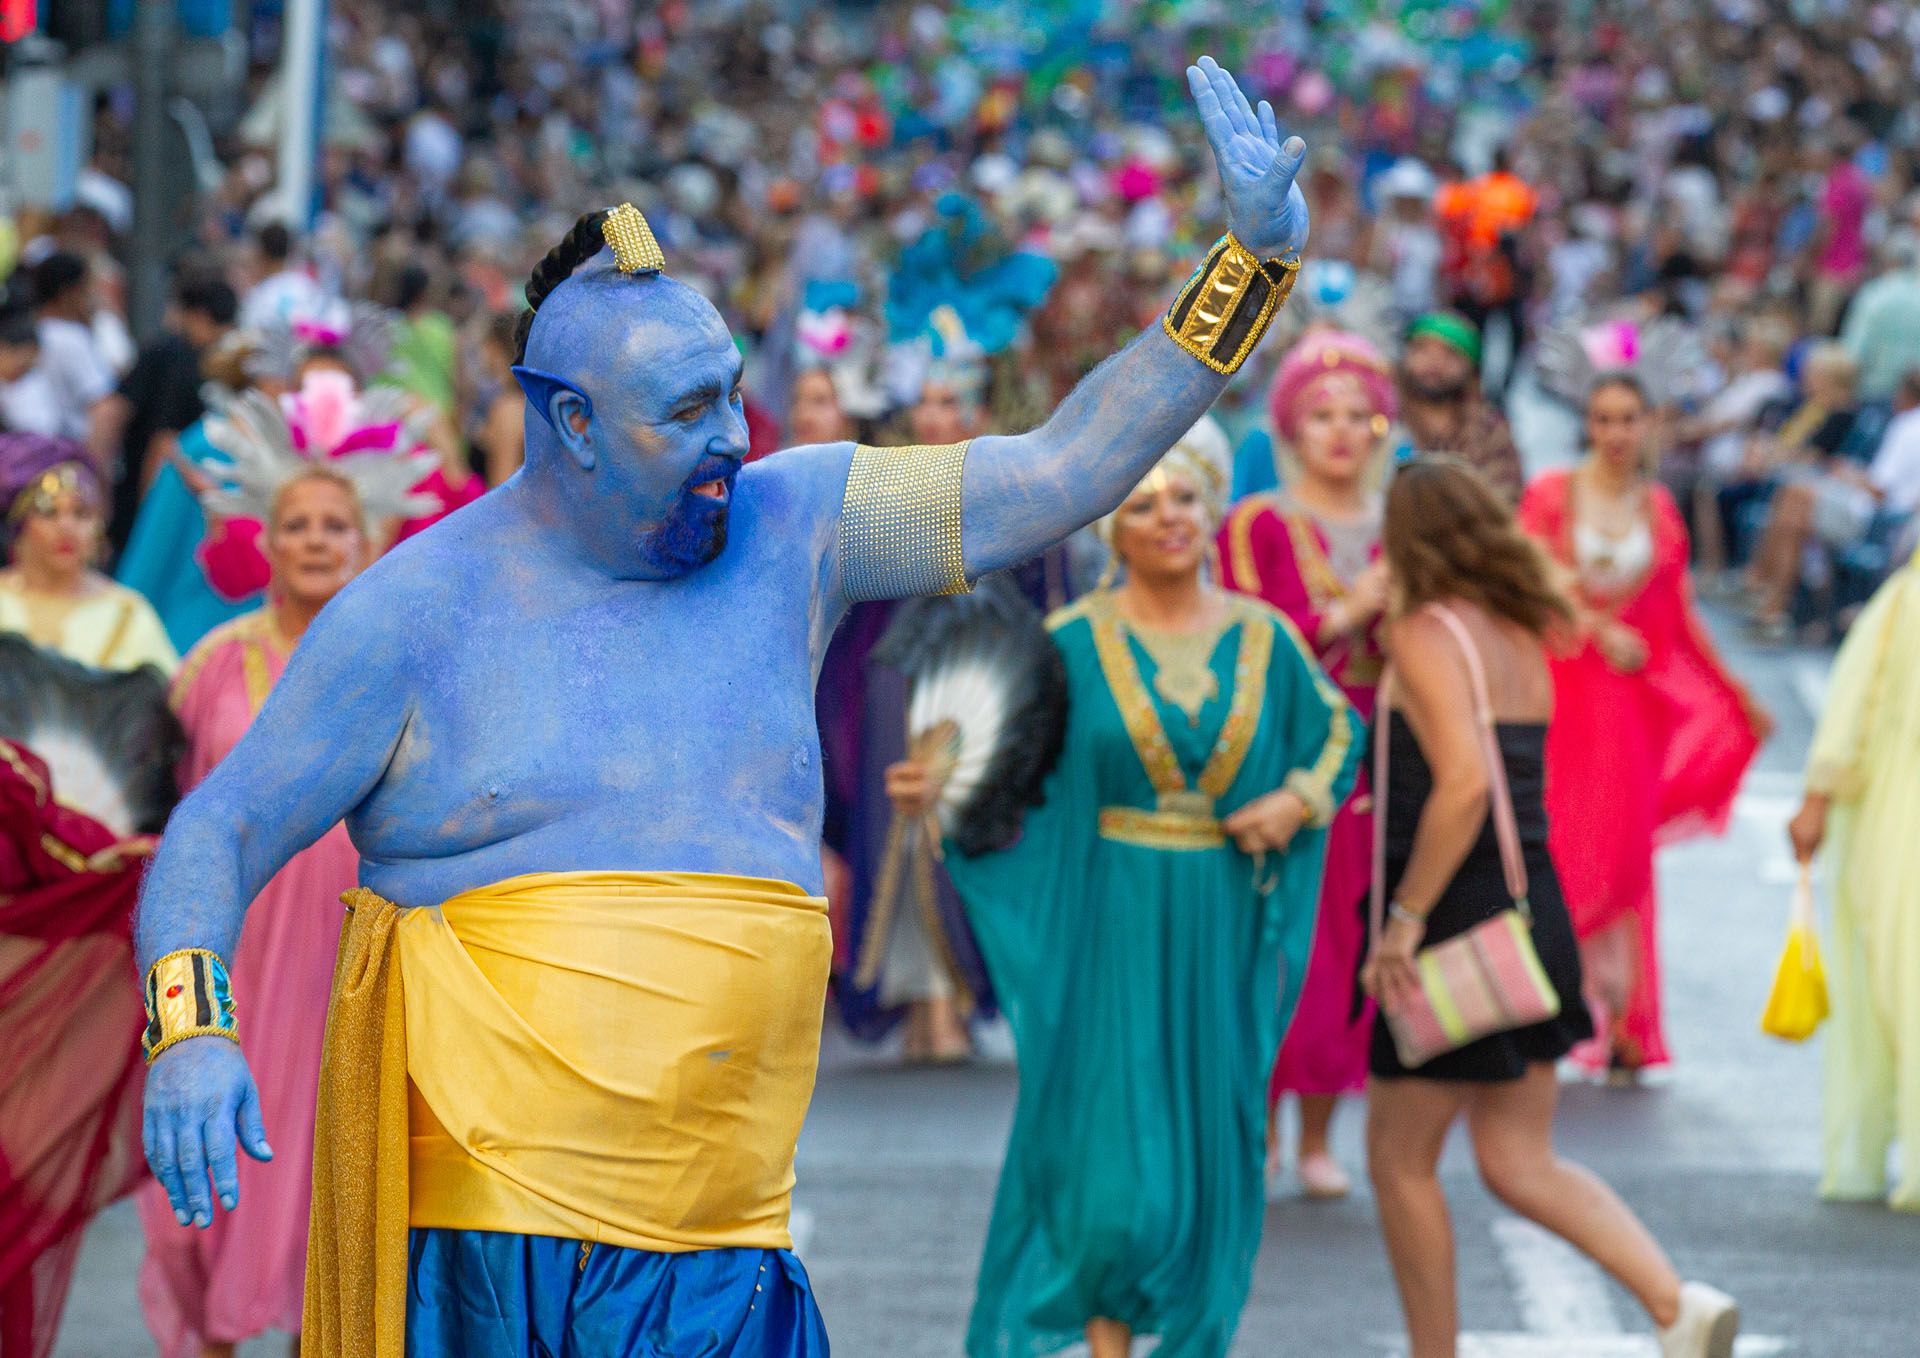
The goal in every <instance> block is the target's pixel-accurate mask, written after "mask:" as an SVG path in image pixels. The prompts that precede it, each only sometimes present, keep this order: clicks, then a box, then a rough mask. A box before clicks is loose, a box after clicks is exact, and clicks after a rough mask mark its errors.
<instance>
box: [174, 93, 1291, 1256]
mask: <svg viewBox="0 0 1920 1358" xmlns="http://www.w3.org/2000/svg"><path fill="white" fill-rule="evenodd" d="M1189 79H1190V83H1192V84H1193V86H1194V92H1195V99H1196V102H1197V103H1198V105H1199V107H1200V111H1201V116H1202V118H1203V120H1204V121H1205V122H1206V124H1207V130H1208V135H1209V138H1210V140H1211V141H1212V143H1213V145H1214V150H1215V156H1216V159H1217V160H1218V162H1219V164H1220V167H1221V171H1222V175H1223V178H1224V180H1225V185H1226V191H1227V199H1228V203H1229V208H1230V215H1231V218H1232V226H1233V229H1234V231H1235V232H1236V234H1237V235H1238V236H1239V237H1240V239H1241V240H1242V241H1243V242H1244V243H1246V244H1247V245H1248V247H1249V248H1250V249H1253V250H1255V251H1256V252H1257V253H1260V254H1262V255H1280V254H1284V253H1287V252H1288V251H1290V250H1295V249H1298V248H1300V247H1301V246H1302V245H1303V244H1304V243H1305V240H1306V230H1307V221H1306V207H1305V204H1304V202H1303V201H1302V200H1301V198H1300V195H1299V191H1298V189H1296V188H1294V187H1293V177H1294V174H1295V172H1296V171H1297V169H1298V167H1299V163H1300V160H1301V158H1302V157H1303V156H1304V154H1305V148H1304V146H1302V145H1301V144H1300V143H1299V142H1298V140H1297V139H1295V140H1293V141H1290V142H1288V143H1287V144H1286V145H1285V146H1284V147H1283V146H1282V145H1281V143H1280V140H1279V137H1278V134H1277V132H1276V131H1275V130H1274V128H1273V122H1272V115H1271V111H1270V110H1267V109H1266V108H1265V107H1264V106H1262V109H1261V112H1260V115H1259V117H1258V118H1256V117H1255V115H1254V114H1253V111H1252V110H1251V109H1248V108H1246V106H1245V101H1244V100H1239V105H1238V107H1237V108H1236V107H1233V106H1232V100H1237V99H1238V98H1239V96H1238V92H1237V90H1234V89H1233V88H1232V84H1231V81H1230V80H1227V77H1226V75H1225V73H1224V72H1222V71H1220V70H1219V69H1218V68H1217V67H1214V66H1212V64H1211V63H1210V62H1207V61H1205V60H1203V62H1202V65H1201V66H1200V67H1198V68H1193V69H1191V70H1190V71H1189ZM1222 81H1226V84H1225V85H1224V86H1223V85H1222V84H1221V82H1222ZM1229 95H1230V96H1231V98H1229ZM525 366H526V368H527V369H529V370H530V372H529V373H527V374H525V375H523V385H524V386H525V387H526V389H527V391H528V394H529V408H528V413H527V418H526V463H525V466H524V467H523V468H522V469H521V471H520V472H519V473H517V474H516V475H515V476H514V477H513V478H512V479H511V480H509V481H508V482H507V483H506V484H505V485H503V486H501V487H500V488H499V489H497V490H495V491H494V492H493V493H491V494H489V495H487V496H485V497H484V498H482V499H481V500H479V501H477V502H476V503H474V504H473V505H471V506H469V507H467V508H466V509H463V510H461V511H459V512H458V513H456V514H454V515H452V516H450V517H449V518H447V519H445V520H443V521H442V522H441V523H440V524H438V525H436V526H435V527H434V528H433V529H431V530H430V531H428V532H426V533H423V534H421V535H419V536H418V537H415V538H413V539H411V540H409V541H407V542H405V543H403V544H401V545H400V546H399V547H397V548H396V549H395V550H393V551H392V552H390V553H389V554H388V555H387V556H385V557H383V558H382V559H381V560H380V561H378V562H377V563H375V564H374V565H373V566H372V567H371V568H370V569H369V570H367V571H366V573H365V574H363V575H362V576H361V577H360V578H359V579H358V580H356V581H354V583H353V584H352V585H350V586H349V587H348V588H347V589H346V590H344V591H343V592H342V593H341V594H340V596H339V597H338V598H336V599H335V600H334V601H333V602H332V603H331V604H329V605H328V606H327V608H326V609H325V610H323V611H322V613H321V615H320V617H319V618H318V619H317V620H316V621H315V623H314V624H313V626H312V627H311V629H310V630H309V631H308V633H307V635H306V636H305V638H304V639H303V640H302V641H301V643H300V646H299V649H298V651H297V652H296V653H295V655H294V657H293V659H292V661H291V663H290V664H289V665H288V667H287V670H286V673H285V675H284V676H283V677H282V679H281V680H280V682H279V683H278V684H277V685H276V686H275V688H274V690H273V692H272V694H271V696H270V697H269V699H268V701H267V703H266V705H265V707H264V708H263V709H262V711H261V713H260V715H259V717H258V718H257V719H256V720H255V722H254V724H253V726H252V728H251V729H250V730H249V731H248V732H247V734H246V736H245V738H244V739H242V740H241V742H240V743H239V744H238V745H237V746H236V747H235V749H234V750H233V752H232V754H230V755H229V756H228V757H227V759H226V760H225V761H223V762H222V763H221V764H220V766H219V767H218V768H216V769H215V770H214V771H213V773H212V774H211V775H210V776H209V777H208V778H207V779H206V780H205V782H203V783H202V784H201V785H200V786H199V787H198V788H197V789H195V791H194V792H193V793H192V795H190V796H189V797H188V798H187V799H186V800H185V801H183V802H182V803H181V805H180V807H179V809H178V810H177V811H176V812H175V814H174V817H173V820H172V822H171V823H170V824H169V825H168V827H167V832H166V835H165V837H164V839H163V841H162V844H161V848H160V851H159V853H158V855H157V856H156V858H155V860H154V864H153V867H152V870H151V872H150V873H149V875H148V878H147V882H146V886H145V890H144V892H143V895H142V900H141V907H140V918H139V921H138V925H137V930H136V946H137V950H138V954H139V960H140V966H141V967H142V969H143V971H144V969H145V968H146V967H147V966H149V965H150V964H151V963H152V962H153V960H154V959H155V958H157V957H159V956H161V955H163V954H164V953H167V952H170V951H172V950H174V949H178V948H186V947H205V948H211V949H213V950H214V951H215V952H218V953H220V954H221V955H223V956H231V955H232V952H233V948H234V945H235V942H236V940H237V939H238V937H239V933H240V924H241V919H242V916H243V915H244V912H245V910H246V907H247V905H248V903H249V902H251V901H252V900H253V898H254V896H255V895H256V894H257V893H258V892H259V891H260V889H261V888H262V887H263V886H265V884H266V882H267V880H268V879H269V878H270V877H271V876H272V875H273V874H274V873H275V872H276V871H277V870H278V869H279V868H280V866H281V865H282V864H284V863H285V862H286V861H287V860H288V859H289V858H290V857H292V856H293V855H294V854H295V853H297V852H298V851H299V850H301V849H302V848H304V847H306V846H307V845H308V844H310V843H312V842H313V841H314V840H315V839H317V838H318V837H319V836H320V835H321V834H322V833H324V832H325V831H326V830H327V829H328V828H329V827H330V826H331V825H333V824H334V823H335V822H336V821H339V820H342V819H344V820H345V821H346V823H347V827H348V830H349V832H350V833H351V835H352V837H353V842H354V845H355V847H356V848H357V849H358V850H359V852H360V855H361V858H362V868H361V878H362V881H363V883H364V884H365V885H366V886H368V887H370V888H372V889H373V890H374V891H376V892H378V893H380V894H381V895H382V896H385V897H387V898H388V899H390V900H393V901H396V902H398V903H400V904H402V905H407V906H419V905H433V904H436V903H438V902H439V901H442V900H444V899H446V898H447V897H449V896H452V895H455V894H457V893H459V892H461V891H465V890H468V889H470V888H473V887H477V886H482V885H486V884H488V883H491V882H496V881H499V880H501V879H503V878H507V877H512V876H516V875H518V874H522V873H530V872H559V871H569V870H577V869H614V870H627V871H672V870H679V871H691V872H720V873H738V874H744V875H750V876H759V877H769V878H776V879H782V880H786V881H792V882H796V883H798V884H800V885H802V886H804V887H806V888H808V889H809V890H812V891H818V890H819V889H820V886H821V882H820V859H819V842H820V820H821V807H822V791H821V778H820V768H819V764H820V754H819V735H818V731H817V729H816V727H815V723H814V711H813V685H814V680H815V678H816V676H817V674H818V672H819V666H820V661H821V657H822V656H823V654H824V652H825V650H826V645H827V641H828V638H829V637H830V636H831V634H832V630H833V627H834V625H835V624H836V623H837V622H838V621H839V619H840V617H841V615H842V614H843V613H844V612H845V610H846V607H847V601H846V600H845V599H844V597H843V596H842V594H841V590H840V583H839V563H838V550H837V549H838V523H839V515H840V508H841V502H842V497H843V495H844V492H845V488H846V481H847V471H848V467H849V466H850V464H851V461H852V456H853V445H851V444H831V445H822V446H817V447H812V448H801V449H794V450H791V451H787V452H783V453H780V454H778V455H777V456H774V457H772V458H768V459H766V460H764V461H762V462H758V463H756V464H754V465H753V466H751V467H742V466H741V459H742V458H744V456H745V454H746V451H747V431H746V424H745V420H744V418H743V415H742V412H741V407H740V403H739V399H738V394H737V389H736V388H737V383H738V380H739V371H740V359H739V354H738V351H737V350H736V348H735V347H734V344H733V341H732V336H731V335H730V334H729V333H728V331H727V328H726V325H725V323H724V322H723V321H722V320H721V318H720V316H719V314H718V313H717V312H716V311H714V309H713V308H712V306H711V305H710V304H708V303H707V301H706V300H705V299H704V298H702V297H701V296H700V295H699V294H698V293H696V292H694V291H693V290H692V289H690V288H687V287H685V286H684V285H682V284H679V283H676V282H674V281H672V280H671V279H670V278H666V277H650V278H640V277H631V276H627V275H623V274H620V273H619V272H617V271H616V270H615V269H613V267H612V266H611V264H610V262H609V256H607V255H605V254H603V255H602V256H601V257H600V258H599V259H598V260H596V261H595V263H594V264H593V265H592V266H590V267H589V268H588V269H586V270H583V271H582V272H581V273H580V274H579V275H578V276H576V277H575V278H572V279H570V280H568V281H567V282H565V283H563V284H561V285H560V286H559V287H558V288H556V289H555V290H554V291H553V292H552V293H551V294H550V295H549V296H548V297H547V299H546V300H545V302H544V303H543V304H542V305H541V307H540V311H539V314H538V316H537V318H536V320H535V323H534V327H533V330H532V333H531V335H530V337H529V342H528V348H527V355H526V364H525ZM1225 382H1226V379H1225V378H1224V377H1222V376H1220V375H1219V374H1217V373H1215V372H1213V371H1212V370H1211V369H1209V368H1207V367H1205V366H1204V365H1202V364H1201V363H1199V362H1197V361H1196V360H1195V359H1194V358H1192V357H1191V356H1190V355H1188V354H1187V353H1186V352H1184V351H1183V350H1181V349H1180V348H1179V347H1178V346H1177V345H1175V344H1174V343H1173V342H1172V341H1171V340H1170V339H1168V338H1167V336H1166V335H1165V334H1164V333H1162V332H1161V330H1160V329H1159V328H1158V327H1154V328H1152V329H1150V330H1149V331H1148V332H1147V333H1146V334H1144V335H1142V336H1141V337H1140V338H1139V339H1137V340H1135V341H1134V342H1133V343H1132V344H1131V345H1129V346H1128V347H1127V348H1126V349H1125V350H1124V351H1123V352H1122V353H1120V354H1119V355H1117V356H1116V357H1114V358H1113V359H1110V360H1109V361H1108V362H1107V363H1105V364H1103V365H1102V366H1101V367H1100V368H1099V369H1097V370H1096V371H1095V372H1094V373H1093V374H1091V375H1090V376H1089V377H1088V378H1087V379H1086V380H1085V381H1084V382H1082V383H1081V385H1080V386H1079V387H1078V388H1077V389H1076V390H1075V391H1074V392H1073V393H1072V394H1071V395H1070V396H1069V397H1068V398H1067V400H1066V401H1065V402H1064V403H1063V404H1062V405H1061V407H1060V409H1059V410H1058V411H1057V412H1055V414H1054V415H1053V417H1052V418H1051V419H1049V420H1048V421H1047V423H1046V424H1045V425H1043V426H1042V427H1041V428H1039V429H1037V430H1034V431H1032V432H1030V433H1026V434H1021V435H1017V436H1005V437H983V438H980V439H976V440H975V441H974V443H973V445H972V447H971V450H970V451H969V454H968V458H967V463H966V470H965V478H964V482H963V499H964V517H963V549H964V555H965V560H966V566H967V570H968V573H969V574H970V575H976V576H977V575H980V574H983V573H985V572H987V571H991V570H995V569H999V568H1001V567H1004V566H1009V565H1012V564H1015V563H1016V562H1019V561H1022V560H1025V559H1027V558H1028V557H1031V556H1033V555H1034V554H1035V553H1037V552H1039V551H1041V550H1042V549H1044V548H1046V547H1047V546H1050V545H1051V544H1052V543H1054V542H1057V541H1059V540H1060V539H1062V538H1064V537H1065V536H1066V535H1067V534H1068V533H1070V532H1072V531H1073V530H1074V529H1076V528H1079V527H1080V526H1082V525H1084V524H1086V523H1089V522H1091V521H1092V520H1094V519H1096V518H1098V517H1100V516H1101V515H1103V514H1105V513H1107V512H1108V511H1109V510H1111V509H1113V508H1114V507H1115V506H1116V505H1118V504H1119V503H1120V501H1121V500H1122V499H1123V498H1124V497H1125V496H1126V495H1127V493H1128V492H1129V491H1131V490H1132V488H1133V486H1134V485H1135V484H1136V483H1137V482H1138V481H1139V479H1140V477H1141V476H1142V475H1144V474H1145V472H1146V471H1147V470H1148V469H1149V468H1150V467H1151V466H1152V465H1153V464H1154V463H1155V462H1156V461H1157V460H1158V459H1159V457H1160V456H1161V454H1162V453H1164V452H1165V451H1166V449H1167V448H1168V447H1170V446H1171V445H1172V444H1173V443H1174V441H1175V440H1176V439H1177V438H1179V436H1180V435H1181V434H1183V433H1185V432H1186V431H1187V429H1188V428H1190V427H1191V426H1192V424H1193V422H1194V421H1195V420H1196V419H1197V418H1198V417H1199V416H1200V415H1201V414H1202V413H1203V412H1204V411H1205V410H1206V409H1207V407H1208V406H1210V405H1211V404H1212V403H1213V400H1214V398H1215V397H1216V396H1217V395H1218V394H1219V392H1220V390H1221V388H1222V387H1223V386H1224V385H1225ZM696 487H702V488H703V489H704V490H705V491H706V492H708V493H705V494H703V493H699V492H698V491H696V489H695V488H696ZM716 488H717V490H718V492H719V493H718V494H713V493H712V492H713V491H714V490H715V489H716ZM316 908H318V906H316ZM242 1022H243V1024H244V1016H242ZM243 1037H244V1030H243ZM146 1097H147V1108H146V1132H147V1147H148V1155H149V1159H150V1160H151V1161H152V1163H153V1165H154V1170H155V1173H156V1176H157V1177H158V1178H159V1179H160V1182H161V1183H162V1184H163V1185H164V1186H165V1187H166V1189H167V1191H168V1194H169V1196H170V1198H171V1199H172V1201H173V1203H174V1206H175V1209H176V1211H177V1212H179V1213H180V1214H181V1215H182V1218H183V1219H187V1218H191V1219H192V1220H195V1221H197V1222H200V1223H201V1224H205V1223H207V1222H209V1221H211V1219H212V1199H211V1198H210V1196H209V1194H208V1191H207V1189H208V1176H209V1173H211V1175H212V1178H213V1182H214V1185H215V1189H216V1192H217V1193H218V1194H219V1196H220V1200H221V1202H222V1203H223V1205H226V1206H229V1207H231V1206H232V1203H233V1199H234V1197H235V1190H234V1188H233V1175H232V1164H233V1157H234V1144H235V1131H236V1128H237V1130H238V1133H239V1138H240V1142H241V1143H242V1144H243V1145H245V1147H246V1148H247V1149H248V1151H249V1153H251V1154H254V1155H256V1156H258V1157H261V1158H264V1157H265V1155H267V1154H270V1152H268V1151H267V1149H266V1140H265V1135H264V1131H263V1129H262V1128H261V1127H260V1125H259V1114H258V1108H257V1103H256V1102H255V1101H254V1099H253V1086H252V1078H251V1076H250V1075H249V1073H248V1071H247V1067H246V1063H245V1061H244V1059H243V1058H242V1056H241V1052H240V1049H239V1048H238V1047H236V1046H234V1045H233V1044H232V1043H230V1042H227V1041H225V1040H224V1039H219V1038H196V1039H192V1040H189V1041H187V1042H183V1043H180V1044H178V1045H177V1046H175V1047H173V1048H171V1049H170V1050H168V1051H167V1052H166V1053H164V1054H163V1055H162V1057H161V1058H160V1059H159V1060H158V1061H157V1062H156V1063H155V1064H154V1066H153V1068H152V1070H151V1072H150V1074H149V1079H148V1084H147V1096H146Z"/></svg>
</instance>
